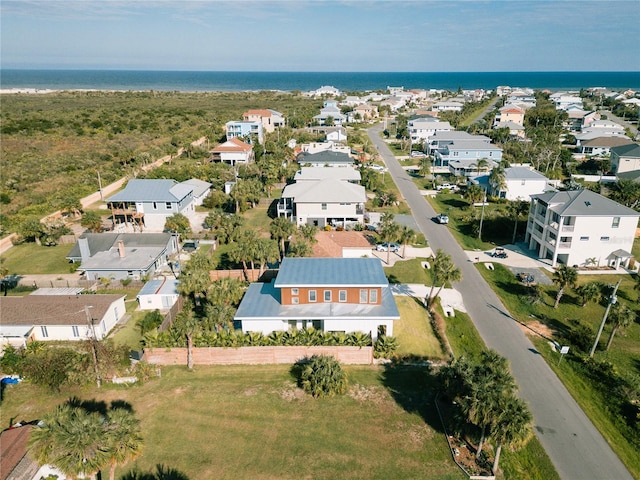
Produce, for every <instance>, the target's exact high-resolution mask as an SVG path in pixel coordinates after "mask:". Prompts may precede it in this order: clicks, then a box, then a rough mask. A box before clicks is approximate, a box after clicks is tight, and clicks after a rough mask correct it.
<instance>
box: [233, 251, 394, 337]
mask: <svg viewBox="0 0 640 480" xmlns="http://www.w3.org/2000/svg"><path fill="white" fill-rule="evenodd" d="M399 318H400V313H399V312H398V307H397V306H396V303H395V300H394V298H393V295H392V293H391V289H390V287H389V282H388V280H387V278H386V276H385V274H384V271H383V269H382V263H381V262H380V260H379V259H377V258H285V259H284V260H283V261H282V263H281V265H280V270H279V272H278V275H277V276H276V278H275V280H273V281H272V282H271V283H252V284H251V285H249V289H248V290H247V292H246V293H245V295H244V297H243V299H242V302H240V306H239V307H238V311H237V312H236V315H235V317H234V320H235V322H238V323H239V324H241V326H242V331H243V332H262V333H263V334H265V335H268V334H270V333H271V332H274V331H287V330H292V329H302V328H309V327H312V328H314V329H316V330H320V331H325V332H344V333H352V332H363V333H368V334H370V335H371V337H372V338H373V339H374V340H375V339H376V338H377V337H378V335H380V334H384V335H393V322H394V321H395V320H397V319H399Z"/></svg>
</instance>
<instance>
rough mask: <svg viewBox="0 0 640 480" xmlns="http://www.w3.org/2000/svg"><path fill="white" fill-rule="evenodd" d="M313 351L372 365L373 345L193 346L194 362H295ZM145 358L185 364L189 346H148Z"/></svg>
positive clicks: (348, 363) (352, 363)
mask: <svg viewBox="0 0 640 480" xmlns="http://www.w3.org/2000/svg"><path fill="white" fill-rule="evenodd" d="M311 355H332V356H334V357H335V358H336V359H337V360H338V361H340V363H343V364H345V365H370V364H372V363H373V347H240V348H220V347H215V348H214V347H199V348H194V349H193V360H194V364H195V365H270V364H278V363H290V364H294V363H295V362H297V361H298V360H300V359H302V358H305V357H310V356H311ZM143 360H144V361H146V362H149V363H152V364H155V365H186V364H187V349H186V348H170V349H169V348H149V349H145V350H144V357H143Z"/></svg>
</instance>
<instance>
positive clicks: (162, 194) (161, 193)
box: [106, 178, 193, 203]
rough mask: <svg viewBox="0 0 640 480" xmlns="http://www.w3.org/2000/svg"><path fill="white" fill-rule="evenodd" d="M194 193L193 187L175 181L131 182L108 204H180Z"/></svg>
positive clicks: (143, 180) (147, 180)
mask: <svg viewBox="0 0 640 480" xmlns="http://www.w3.org/2000/svg"><path fill="white" fill-rule="evenodd" d="M192 191H193V186H189V185H184V184H179V183H178V182H176V181H175V180H166V179H138V178H134V179H131V180H129V182H128V183H127V186H126V187H125V188H124V189H123V190H121V191H120V192H118V193H116V194H115V195H112V196H111V197H109V198H107V200H106V201H107V202H172V203H175V202H179V201H180V200H182V199H183V198H184V197H186V196H187V195H189V194H190V193H191V192H192Z"/></svg>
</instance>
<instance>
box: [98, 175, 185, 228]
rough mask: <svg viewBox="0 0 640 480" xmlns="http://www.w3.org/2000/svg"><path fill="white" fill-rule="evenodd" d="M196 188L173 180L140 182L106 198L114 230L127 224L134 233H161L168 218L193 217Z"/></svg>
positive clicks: (135, 182)
mask: <svg viewBox="0 0 640 480" xmlns="http://www.w3.org/2000/svg"><path fill="white" fill-rule="evenodd" d="M194 189H195V187H194V185H189V184H186V183H184V182H183V183H178V182H176V181H175V180H170V179H137V178H133V179H131V180H129V181H128V182H127V185H126V186H125V188H124V189H123V190H121V191H119V192H118V193H116V194H114V195H112V196H111V197H109V198H107V199H106V200H105V201H106V202H107V206H108V208H109V209H110V210H111V219H112V221H113V224H114V227H115V226H116V225H117V224H120V223H124V224H125V226H127V227H132V228H133V229H134V230H139V231H142V230H146V231H149V232H162V231H163V230H164V225H165V222H166V220H167V218H168V217H170V216H172V215H175V214H176V213H181V214H183V215H184V216H185V217H187V218H191V217H192V216H193V214H194V212H195V202H194V196H193V192H194Z"/></svg>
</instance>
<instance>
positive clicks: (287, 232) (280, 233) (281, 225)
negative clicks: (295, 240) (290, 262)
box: [269, 217, 296, 259]
mask: <svg viewBox="0 0 640 480" xmlns="http://www.w3.org/2000/svg"><path fill="white" fill-rule="evenodd" d="M295 230H296V226H295V224H293V223H292V222H291V221H290V220H289V219H287V218H286V217H278V218H276V219H274V220H273V221H272V222H271V225H269V231H270V232H271V237H272V238H274V239H275V240H277V241H278V242H279V243H280V252H281V253H280V258H281V259H282V258H284V256H285V250H284V241H285V240H286V239H288V238H289V237H290V236H291V235H293V233H294V232H295Z"/></svg>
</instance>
